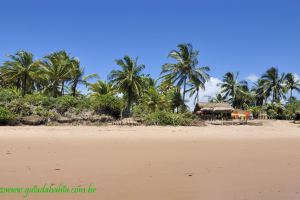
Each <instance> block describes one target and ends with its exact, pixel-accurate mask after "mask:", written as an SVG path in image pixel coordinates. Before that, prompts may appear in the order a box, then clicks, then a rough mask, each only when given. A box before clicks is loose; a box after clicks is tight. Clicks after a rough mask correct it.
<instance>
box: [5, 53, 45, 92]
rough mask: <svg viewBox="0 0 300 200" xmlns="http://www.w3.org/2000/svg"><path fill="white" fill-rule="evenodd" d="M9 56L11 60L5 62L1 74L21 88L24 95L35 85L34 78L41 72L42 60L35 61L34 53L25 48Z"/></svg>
mask: <svg viewBox="0 0 300 200" xmlns="http://www.w3.org/2000/svg"><path fill="white" fill-rule="evenodd" d="M9 58H10V59H11V60H10V61H6V62H4V65H3V67H2V68H1V76H2V77H3V79H4V81H8V82H14V83H15V84H16V87H17V88H21V91H22V96H24V95H25V94H26V93H27V92H28V89H29V88H32V87H33V85H34V79H35V77H36V76H37V75H38V74H39V73H38V72H39V69H40V68H39V66H40V61H34V59H33V54H32V53H29V52H26V51H23V50H21V51H18V52H17V53H16V54H15V55H10V56H9Z"/></svg>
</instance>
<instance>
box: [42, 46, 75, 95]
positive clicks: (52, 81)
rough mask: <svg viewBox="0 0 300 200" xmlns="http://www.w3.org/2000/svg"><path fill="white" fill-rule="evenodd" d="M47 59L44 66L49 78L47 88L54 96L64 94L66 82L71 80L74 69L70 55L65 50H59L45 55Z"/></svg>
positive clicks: (46, 76)
mask: <svg viewBox="0 0 300 200" xmlns="http://www.w3.org/2000/svg"><path fill="white" fill-rule="evenodd" d="M45 59H46V60H44V61H43V63H42V66H43V71H44V73H45V78H46V80H48V85H47V87H46V90H49V91H50V92H51V93H52V95H53V97H57V96H58V95H63V91H64V84H65V82H66V81H68V80H70V75H71V71H72V66H71V61H70V57H69V55H68V54H67V53H66V52H65V51H59V52H54V53H51V54H49V55H47V56H45ZM59 89H60V91H59Z"/></svg>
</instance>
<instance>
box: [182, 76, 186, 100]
mask: <svg viewBox="0 0 300 200" xmlns="http://www.w3.org/2000/svg"><path fill="white" fill-rule="evenodd" d="M185 89H186V76H185V78H184V82H183V94H182V103H183V105H184V101H185Z"/></svg>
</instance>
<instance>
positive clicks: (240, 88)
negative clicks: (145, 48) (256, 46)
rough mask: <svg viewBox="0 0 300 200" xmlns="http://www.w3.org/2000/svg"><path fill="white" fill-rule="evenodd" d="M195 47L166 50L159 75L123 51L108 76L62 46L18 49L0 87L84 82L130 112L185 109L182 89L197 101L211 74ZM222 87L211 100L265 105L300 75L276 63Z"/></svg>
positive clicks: (228, 77) (58, 90) (2, 71)
mask: <svg viewBox="0 0 300 200" xmlns="http://www.w3.org/2000/svg"><path fill="white" fill-rule="evenodd" d="M198 56H199V52H198V51H196V50H194V49H193V47H192V45H191V44H179V45H178V46H177V48H176V49H175V50H172V51H170V53H169V55H168V57H169V58H170V59H172V60H173V61H174V62H172V63H166V64H164V65H163V66H162V71H161V76H160V77H159V79H158V80H154V79H152V78H151V77H150V76H149V75H147V74H144V73H143V69H144V68H145V65H143V64H139V63H138V59H137V58H136V59H133V58H131V57H129V56H124V58H123V59H119V60H116V64H117V65H118V66H119V67H120V69H118V70H112V71H111V73H110V74H109V76H108V81H102V80H97V81H96V82H94V83H89V82H88V81H89V79H91V78H97V77H98V75H97V74H91V75H87V76H85V75H84V68H83V67H82V66H81V65H80V61H79V60H78V59H77V58H75V57H71V56H70V55H69V54H67V53H66V52H65V51H59V52H54V53H51V54H49V55H46V56H44V58H43V59H40V60H34V58H33V55H32V54H31V53H29V52H26V51H19V52H17V53H16V54H15V55H11V56H9V60H8V61H6V62H4V63H3V65H2V66H1V67H0V87H3V88H15V89H16V90H18V91H20V92H21V94H22V95H23V96H24V95H26V94H32V93H36V92H38V93H42V94H45V95H49V96H53V97H58V96H63V95H72V96H78V95H80V94H79V92H78V91H77V89H78V86H79V84H84V85H85V86H87V87H88V90H89V91H91V92H92V93H91V95H106V94H111V95H117V96H120V97H122V98H123V99H124V101H125V102H126V108H127V110H128V112H130V111H131V110H132V108H133V105H136V104H140V103H144V104H147V106H148V107H149V108H150V109H151V110H152V111H157V110H163V109H165V108H167V107H168V108H170V109H171V110H173V111H176V110H177V111H179V110H185V109H186V106H185V105H186V95H187V94H188V95H189V96H190V98H191V97H194V103H196V102H198V101H199V93H200V92H201V90H204V89H205V83H206V82H207V81H208V80H209V79H210V76H209V74H208V73H209V71H210V68H209V67H207V66H204V67H202V66H199V62H198ZM220 87H221V93H220V94H218V95H217V96H216V98H214V99H213V101H217V102H221V101H226V102H230V103H231V104H232V105H233V106H234V107H237V108H245V107H247V106H252V105H263V104H265V103H267V102H268V101H269V100H271V101H272V102H280V101H281V100H282V99H284V98H285V94H286V93H287V92H288V91H290V98H291V97H292V96H293V91H298V92H300V81H299V80H296V78H295V76H294V75H293V74H291V73H288V74H283V73H282V74H279V72H278V69H276V68H273V67H272V68H270V69H269V70H268V71H267V72H266V73H265V74H263V75H262V77H261V78H260V79H259V80H258V81H257V83H255V86H254V87H253V88H252V89H249V86H248V83H247V82H246V81H238V74H234V73H232V72H228V73H226V74H225V76H224V78H223V82H222V83H221V84H220Z"/></svg>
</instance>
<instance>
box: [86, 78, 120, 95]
mask: <svg viewBox="0 0 300 200" xmlns="http://www.w3.org/2000/svg"><path fill="white" fill-rule="evenodd" d="M88 89H89V90H90V91H92V92H93V93H94V94H96V95H105V94H114V93H115V90H114V88H113V87H112V84H110V83H107V82H106V81H101V80H98V81H97V82H95V83H89V84H88Z"/></svg>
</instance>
